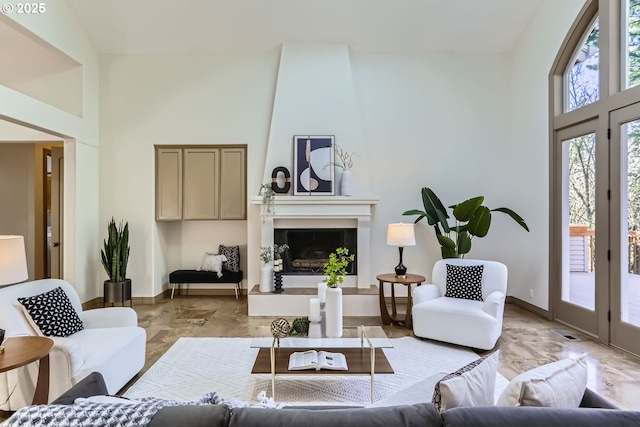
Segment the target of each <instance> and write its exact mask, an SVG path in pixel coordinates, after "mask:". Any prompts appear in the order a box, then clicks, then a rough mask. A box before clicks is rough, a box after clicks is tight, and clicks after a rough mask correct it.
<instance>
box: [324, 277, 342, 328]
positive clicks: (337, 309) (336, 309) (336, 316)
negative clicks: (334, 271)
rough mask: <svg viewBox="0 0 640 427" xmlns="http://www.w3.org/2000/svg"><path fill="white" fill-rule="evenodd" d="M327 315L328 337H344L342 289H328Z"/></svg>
mask: <svg viewBox="0 0 640 427" xmlns="http://www.w3.org/2000/svg"><path fill="white" fill-rule="evenodd" d="M325 315H326V317H327V319H326V323H327V331H326V334H327V337H328V338H340V337H341V336H342V288H327V303H326V306H325Z"/></svg>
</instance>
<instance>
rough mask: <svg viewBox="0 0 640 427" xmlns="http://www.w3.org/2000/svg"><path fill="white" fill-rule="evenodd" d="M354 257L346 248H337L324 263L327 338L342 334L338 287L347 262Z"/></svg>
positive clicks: (340, 300)
mask: <svg viewBox="0 0 640 427" xmlns="http://www.w3.org/2000/svg"><path fill="white" fill-rule="evenodd" d="M354 259H355V255H354V254H349V249H347V248H337V249H336V251H335V252H332V253H331V254H329V261H327V262H326V263H325V264H324V279H323V282H325V283H326V284H327V286H328V288H327V302H326V305H325V316H326V331H327V332H326V333H327V337H329V338H340V337H341V336H342V289H341V288H340V287H339V285H340V284H342V282H343V281H344V276H345V275H346V274H347V267H348V266H349V263H351V262H353V260H354Z"/></svg>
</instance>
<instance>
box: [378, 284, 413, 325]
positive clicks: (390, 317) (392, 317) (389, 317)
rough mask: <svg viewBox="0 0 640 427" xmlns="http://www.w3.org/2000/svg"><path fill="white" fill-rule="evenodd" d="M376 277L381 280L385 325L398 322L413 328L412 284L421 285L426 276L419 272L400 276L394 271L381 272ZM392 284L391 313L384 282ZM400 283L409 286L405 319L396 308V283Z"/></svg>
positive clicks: (380, 291) (381, 307) (381, 313)
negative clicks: (385, 294)
mask: <svg viewBox="0 0 640 427" xmlns="http://www.w3.org/2000/svg"><path fill="white" fill-rule="evenodd" d="M376 279H377V280H378V281H379V282H380V288H379V296H380V316H381V317H382V324H383V325H390V324H392V323H397V324H398V325H402V326H404V327H405V328H411V307H412V306H413V298H412V297H411V285H412V284H414V283H416V284H417V286H420V285H421V284H422V282H424V276H420V275H419V274H407V275H406V276H405V277H398V276H396V275H395V274H393V273H387V274H379V275H378V276H376ZM385 283H390V284H391V314H389V310H388V309H387V302H386V300H385V297H384V284H385ZM396 283H399V284H401V285H405V286H406V287H407V311H406V313H405V316H404V319H403V318H401V317H400V316H399V315H398V311H397V310H396V292H395V287H394V285H395V284H396Z"/></svg>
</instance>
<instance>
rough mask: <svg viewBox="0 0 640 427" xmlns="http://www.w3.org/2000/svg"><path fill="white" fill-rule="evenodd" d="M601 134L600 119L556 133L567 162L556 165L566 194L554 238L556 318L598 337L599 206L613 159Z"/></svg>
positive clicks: (560, 197) (559, 199)
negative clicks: (608, 160) (603, 181)
mask: <svg viewBox="0 0 640 427" xmlns="http://www.w3.org/2000/svg"><path fill="white" fill-rule="evenodd" d="M598 136H599V135H598V120H591V121H589V122H585V123H582V124H579V125H576V126H572V127H570V128H566V129H562V130H560V131H558V132H557V134H556V140H555V141H556V142H555V149H556V150H558V155H557V156H556V158H558V159H561V161H560V163H559V164H557V165H555V166H554V167H555V172H556V179H555V181H556V185H559V186H560V187H561V191H557V192H556V203H555V205H556V206H555V208H554V210H555V212H554V213H553V215H554V217H555V220H554V232H553V235H552V239H554V241H555V242H556V244H555V247H556V248H557V252H558V253H557V255H559V257H560V259H561V260H562V261H561V262H559V263H557V264H556V266H557V268H558V269H559V270H560V271H557V272H556V279H557V280H559V286H556V287H555V296H554V298H555V299H554V302H555V303H554V310H555V315H554V316H555V318H556V319H557V320H559V321H561V322H564V323H567V324H570V325H571V326H574V327H576V328H578V329H581V330H583V331H584V332H587V333H589V334H591V335H594V336H598V335H599V332H600V331H599V321H600V319H599V317H600V313H599V311H598V308H600V307H601V302H602V301H601V292H599V290H600V289H601V288H602V287H603V281H602V278H603V275H602V274H599V273H601V272H600V269H601V266H602V260H601V259H600V258H601V256H602V255H601V253H602V249H601V247H602V246H603V242H606V240H603V239H601V238H600V237H601V236H600V233H599V232H597V231H596V230H599V229H600V224H601V222H602V218H600V216H601V215H600V211H601V210H602V209H598V203H602V194H601V192H602V191H603V189H602V185H601V184H599V180H598V179H599V177H600V176H601V174H602V175H603V176H604V175H606V169H605V168H603V164H606V157H607V144H606V142H605V143H604V144H603V143H601V141H602V138H601V137H598ZM603 159H604V161H603ZM605 197H606V193H605ZM604 216H605V217H606V215H604ZM604 270H606V266H604ZM604 286H607V285H606V280H605V281H604Z"/></svg>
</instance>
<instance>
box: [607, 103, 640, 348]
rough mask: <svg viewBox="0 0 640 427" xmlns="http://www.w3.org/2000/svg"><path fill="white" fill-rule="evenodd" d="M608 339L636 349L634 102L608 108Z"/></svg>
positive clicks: (639, 289) (638, 180)
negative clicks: (609, 220) (609, 118)
mask: <svg viewBox="0 0 640 427" xmlns="http://www.w3.org/2000/svg"><path fill="white" fill-rule="evenodd" d="M611 284H612V286H611V325H610V327H611V344H612V345H615V346H616V347H620V348H623V349H625V350H628V351H630V352H632V353H635V354H640V104H633V105H630V106H628V107H625V108H622V109H619V110H616V111H614V112H612V113H611Z"/></svg>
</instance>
